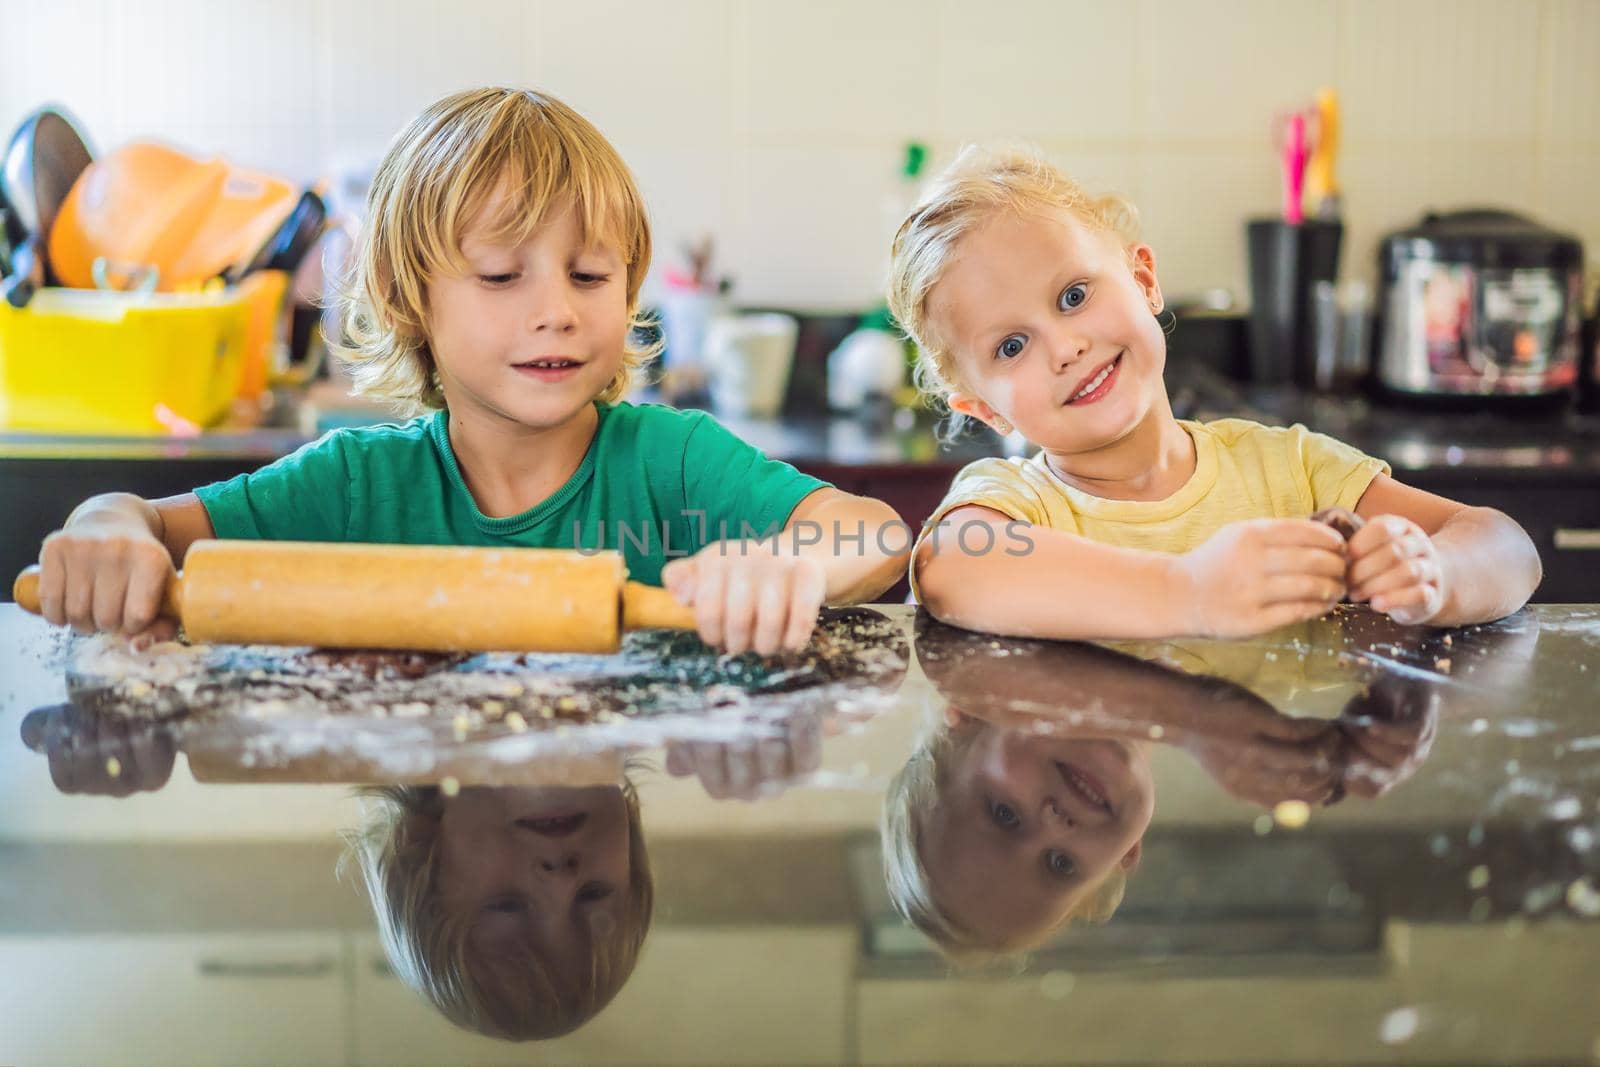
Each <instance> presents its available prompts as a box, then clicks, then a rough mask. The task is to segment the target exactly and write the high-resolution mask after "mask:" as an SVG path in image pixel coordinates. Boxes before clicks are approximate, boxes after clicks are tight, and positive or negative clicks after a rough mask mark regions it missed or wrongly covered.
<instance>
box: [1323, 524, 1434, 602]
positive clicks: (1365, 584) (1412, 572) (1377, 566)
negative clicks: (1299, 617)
mask: <svg viewBox="0 0 1600 1067" xmlns="http://www.w3.org/2000/svg"><path fill="white" fill-rule="evenodd" d="M1345 580H1346V582H1347V583H1348V584H1349V586H1350V599H1351V600H1353V601H1355V602H1356V603H1358V604H1359V603H1363V602H1370V604H1371V607H1372V610H1373V611H1378V612H1382V613H1383V614H1385V615H1388V616H1389V617H1390V618H1392V619H1394V621H1395V622H1398V623H1404V624H1406V625H1408V626H1414V625H1416V624H1418V623H1424V622H1427V621H1428V620H1430V619H1432V618H1433V617H1434V616H1436V615H1438V614H1439V612H1440V611H1441V610H1442V609H1443V608H1444V601H1445V589H1444V574H1443V568H1441V567H1440V565H1439V550H1438V548H1437V547H1436V546H1435V545H1434V543H1433V539H1432V538H1430V537H1429V536H1428V535H1427V534H1426V533H1424V532H1423V530H1422V527H1420V526H1418V525H1417V524H1416V523H1414V522H1412V521H1411V520H1410V519H1407V518H1403V517H1401V516H1399V515H1379V516H1378V517H1377V518H1374V519H1372V520H1370V521H1368V523H1367V524H1366V525H1365V526H1363V527H1362V528H1361V529H1360V530H1358V531H1356V535H1355V536H1354V537H1352V538H1351V539H1350V570H1349V572H1348V574H1347V576H1346V579H1345Z"/></svg>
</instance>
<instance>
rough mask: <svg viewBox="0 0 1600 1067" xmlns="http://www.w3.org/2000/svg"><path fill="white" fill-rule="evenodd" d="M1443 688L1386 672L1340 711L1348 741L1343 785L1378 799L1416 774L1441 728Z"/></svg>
mask: <svg viewBox="0 0 1600 1067" xmlns="http://www.w3.org/2000/svg"><path fill="white" fill-rule="evenodd" d="M1439 703H1440V686H1439V685H1437V684H1435V683H1433V682H1425V681H1420V680H1417V679H1413V678H1402V677H1395V676H1393V675H1389V674H1383V675H1380V676H1379V677H1377V678H1376V679H1374V680H1373V682H1372V683H1371V685H1370V687H1369V688H1368V689H1367V690H1366V691H1365V692H1364V693H1362V694H1360V695H1358V696H1356V697H1354V698H1353V699H1352V700H1351V701H1350V703H1349V704H1347V705H1346V706H1345V708H1344V710H1343V711H1342V712H1340V714H1339V719H1338V728H1339V730H1340V731H1341V732H1342V733H1343V734H1344V735H1345V738H1346V739H1347V740H1348V742H1349V748H1348V749H1347V751H1346V767H1345V784H1346V786H1348V788H1349V790H1350V792H1352V793H1354V794H1356V795H1357V796H1363V797H1369V798H1376V797H1380V796H1382V795H1383V794H1385V793H1387V792H1388V791H1389V790H1391V789H1393V788H1394V787H1395V786H1397V785H1399V784H1400V783H1401V782H1404V781H1405V780H1406V779H1407V778H1410V777H1411V776H1412V775H1413V774H1415V773H1416V770H1417V768H1418V767H1420V766H1422V764H1423V763H1424V762H1425V761H1426V760H1427V758H1428V754H1429V752H1431V751H1432V750H1433V741H1434V737H1435V736H1436V735H1437V734H1438V731H1439Z"/></svg>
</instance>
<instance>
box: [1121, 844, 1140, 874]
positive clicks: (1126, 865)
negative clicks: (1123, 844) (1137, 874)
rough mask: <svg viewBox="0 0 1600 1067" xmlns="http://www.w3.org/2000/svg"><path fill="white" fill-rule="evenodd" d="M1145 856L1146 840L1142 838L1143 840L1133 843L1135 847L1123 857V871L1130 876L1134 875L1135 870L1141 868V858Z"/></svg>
mask: <svg viewBox="0 0 1600 1067" xmlns="http://www.w3.org/2000/svg"><path fill="white" fill-rule="evenodd" d="M1143 855H1144V838H1142V837H1141V838H1139V840H1137V841H1135V842H1134V843H1133V847H1132V848H1130V849H1128V851H1127V852H1126V853H1124V854H1123V856H1122V869H1123V870H1125V871H1127V872H1128V873H1129V874H1132V873H1133V872H1134V871H1135V870H1137V869H1138V867H1139V857H1141V856H1143Z"/></svg>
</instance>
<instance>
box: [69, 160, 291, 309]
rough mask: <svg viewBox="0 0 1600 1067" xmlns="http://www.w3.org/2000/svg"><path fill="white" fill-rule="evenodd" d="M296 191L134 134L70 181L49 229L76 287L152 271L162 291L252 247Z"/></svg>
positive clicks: (204, 276)
mask: <svg viewBox="0 0 1600 1067" xmlns="http://www.w3.org/2000/svg"><path fill="white" fill-rule="evenodd" d="M297 195H298V194H297V192H296V190H295V188H294V187H293V186H292V185H290V184H289V183H288V182H287V181H284V180H283V179H281V178H277V177H274V176H272V175H269V174H263V173H260V172H258V171H250V170H245V169H242V168H239V167H235V166H232V165H231V164H229V163H228V162H227V161H226V160H223V159H220V158H212V159H197V158H196V157H194V156H191V155H189V154H188V153H186V152H182V151H180V150H178V149H176V148H172V147H169V146H167V145H163V144H159V143H157V142H152V141H135V142H132V143H129V144H126V145H123V146H122V147H121V148H118V149H117V150H116V151H114V152H111V153H110V154H108V155H106V156H105V157H103V158H101V159H99V160H96V161H95V162H94V163H91V164H90V165H89V167H88V168H87V169H86V170H85V171H84V172H83V174H82V175H81V176H80V177H79V178H78V181H77V182H76V183H75V184H74V185H73V187H72V191H71V192H70V193H69V194H68V195H67V200H66V203H64V204H63V205H62V207H61V211H60V213H59V214H58V215H57V216H56V222H55V225H54V226H53V227H52V228H51V230H50V262H51V265H52V266H53V267H54V268H55V271H56V274H57V275H58V276H59V277H60V278H61V280H62V282H63V283H64V284H66V285H70V286H76V287H79V288H97V287H105V286H108V285H109V286H110V287H112V288H121V287H124V286H123V283H125V282H126V281H127V280H129V279H133V278H137V277H140V276H148V275H149V274H150V272H151V271H154V277H155V287H156V288H157V289H158V290H160V291H163V292H172V291H175V290H179V289H184V288H187V287H191V286H195V285H200V284H203V283H205V282H206V281H208V280H210V279H211V278H214V277H216V276H218V275H219V274H221V273H222V272H223V271H225V270H227V269H228V268H229V267H232V266H234V265H235V264H238V263H241V262H243V261H245V260H248V259H249V258H250V257H251V256H252V255H254V253H255V252H256V250H257V249H259V248H260V247H261V244H262V243H263V242H264V241H266V240H267V239H268V238H269V237H271V236H272V234H273V232H274V231H275V230H276V229H277V227H278V226H279V224H280V223H282V221H283V220H284V218H285V217H286V216H287V215H288V214H289V212H290V210H291V209H293V207H294V204H295V199H296V197H297ZM97 261H99V267H98V268H97V267H96V262H97Z"/></svg>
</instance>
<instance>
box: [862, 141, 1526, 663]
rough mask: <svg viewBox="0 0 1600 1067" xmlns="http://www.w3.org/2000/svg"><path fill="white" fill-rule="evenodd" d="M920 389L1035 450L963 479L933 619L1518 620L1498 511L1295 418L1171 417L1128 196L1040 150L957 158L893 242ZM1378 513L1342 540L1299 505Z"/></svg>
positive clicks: (934, 558)
mask: <svg viewBox="0 0 1600 1067" xmlns="http://www.w3.org/2000/svg"><path fill="white" fill-rule="evenodd" d="M889 300H890V306H891V308H892V310H893V311H894V314H895V317H896V318H897V319H898V320H899V321H900V323H901V324H902V325H903V326H904V327H905V329H906V330H907V331H908V332H909V333H910V334H911V335H912V336H913V337H914V338H915V339H916V341H917V342H918V344H919V345H920V346H921V348H922V357H921V359H922V362H921V365H920V367H919V374H920V377H921V379H922V381H923V384H924V387H925V388H927V389H929V390H931V391H932V392H933V393H934V394H935V395H937V396H938V397H939V398H940V399H942V400H944V401H946V402H947V403H948V405H949V407H950V408H951V410H952V411H954V412H956V413H957V414H959V415H961V416H964V417H970V418H974V419H977V420H979V421H981V422H983V423H985V424H987V425H988V426H990V427H991V428H993V429H994V430H995V431H996V432H998V433H1001V434H1009V433H1011V432H1012V431H1013V430H1015V431H1018V432H1020V433H1021V434H1022V435H1023V436H1024V437H1026V438H1027V439H1028V440H1029V441H1031V442H1033V443H1034V444H1036V445H1037V446H1038V448H1039V451H1038V452H1037V453H1036V454H1035V455H1034V456H1033V457H1031V458H1029V459H1027V460H1020V459H1019V460H1003V459H985V460H980V461H978V462H976V463H973V464H971V465H970V466H968V467H967V468H966V469H964V470H963V471H962V472H961V473H960V474H959V475H958V476H957V478H956V480H955V483H954V485H953V486H952V487H951V489H950V492H949V494H948V495H947V496H946V497H945V500H944V502H943V503H941V504H940V506H939V509H938V511H936V512H935V513H934V515H933V517H932V519H931V520H930V524H931V525H930V526H929V527H928V528H927V529H925V530H924V533H923V536H922V537H921V539H920V540H919V542H918V544H917V546H916V549H915V555H914V557H913V562H912V583H913V588H914V590H915V591H916V592H917V594H918V596H919V597H920V599H921V600H922V601H923V602H924V603H925V604H926V605H927V607H928V609H929V610H930V611H931V612H932V613H933V614H934V615H936V616H937V617H939V618H941V619H944V620H946V621H949V622H953V623H956V624H958V625H961V626H966V627H970V628H973V629H980V630H989V631H995V632H1000V633H1008V634H1017V635H1023V636H1040V637H1097V638H1123V637H1127V638H1132V637H1164V636H1178V635H1185V634H1199V635H1208V636H1240V635H1246V634H1254V633H1260V632H1264V631H1266V630H1270V629H1273V628H1276V627H1278V626H1282V625H1285V624H1288V623H1291V622H1295V621H1297V620H1301V619H1308V618H1314V617H1316V616H1319V615H1321V614H1323V613H1324V612H1326V611H1327V610H1328V609H1329V608H1330V607H1331V606H1332V605H1333V604H1335V603H1337V602H1338V601H1339V600H1340V599H1341V598H1342V597H1344V596H1346V595H1347V594H1348V596H1349V598H1350V599H1351V600H1354V601H1358V602H1364V603H1368V604H1370V605H1371V607H1372V608H1373V609H1374V610H1375V611H1379V612H1382V613H1384V614H1386V615H1389V616H1391V617H1393V618H1394V619H1395V620H1397V621H1399V622H1403V623H1432V624H1434V625H1439V626H1447V625H1457V624H1462V623H1470V622H1478V621H1484V620H1488V619H1494V618H1499V617H1500V616H1503V615H1508V614H1510V613H1511V612H1513V611H1516V610H1517V609H1518V608H1520V607H1521V606H1522V605H1523V604H1524V603H1526V602H1527V599H1528V597H1529V596H1530V595H1531V594H1532V592H1533V590H1534V588H1535V587H1536V586H1537V585H1538V583H1539V578H1540V574H1541V568H1540V563H1539V558H1538V553H1537V552H1536V550H1535V549H1534V546H1533V543H1532V542H1531V541H1530V540H1529V539H1528V536H1527V534H1526V533H1524V532H1523V530H1522V528H1521V527H1520V526H1518V525H1517V524H1516V523H1515V522H1514V521H1512V520H1511V519H1510V518H1509V517H1507V516H1506V515H1504V514H1501V513H1500V512H1497V511H1493V510H1491V509H1488V508H1469V507H1466V506H1464V505H1462V504H1458V503H1456V502H1454V501H1451V500H1446V499H1444V498H1442V497H1438V496H1434V495H1433V494H1431V493H1426V492H1422V491H1421V490H1418V489H1412V488H1410V487H1408V486H1405V485H1403V484H1401V483H1400V482H1397V481H1395V480H1394V479H1393V478H1391V477H1389V467H1388V465H1387V464H1385V463H1383V462H1382V461H1380V460H1377V459H1373V458H1371V457H1369V456H1365V455H1362V454H1361V453H1360V452H1358V451H1356V450H1355V449H1353V448H1350V447H1349V446H1347V445H1345V444H1342V443H1341V442H1339V441H1336V440H1334V439H1332V438H1330V437H1326V436H1323V435H1321V434H1315V433H1311V432H1309V431H1308V430H1306V429H1305V427H1303V426H1293V427H1289V428H1287V429H1280V428H1271V427H1266V426H1262V425H1259V424H1256V423H1252V422H1248V421H1245V420H1240V419H1224V420H1220V421H1217V422H1213V423H1208V424H1201V423H1197V422H1188V421H1183V422H1180V421H1179V420H1177V419H1175V418H1174V417H1173V414H1172V408H1171V405H1170V404H1169V403H1168V400H1167V394H1166V390H1165V388H1164V387H1163V384H1162V379H1161V373H1162V368H1163V366H1164V365H1165V362H1166V337H1165V335H1164V334H1163V333H1162V331H1161V329H1160V328H1159V326H1158V324H1157V322H1156V313H1157V312H1159V311H1160V310H1161V307H1162V297H1161V286H1160V283H1159V281H1158V280H1157V277H1156V261H1155V253H1154V252H1152V251H1151V249H1150V247H1149V246H1148V245H1145V244H1141V243H1139V240H1138V234H1137V221H1136V214H1135V212H1134V210H1133V208H1132V206H1131V205H1129V204H1127V203H1125V202H1124V201H1122V200H1120V199H1117V198H1114V197H1108V198H1103V199H1099V200H1095V199H1091V198H1090V197H1088V196H1087V195H1085V193H1084V192H1083V190H1082V189H1081V188H1079V186H1078V185H1077V184H1076V183H1074V182H1073V181H1072V180H1071V179H1069V178H1067V177H1066V176H1065V175H1063V174H1061V173H1060V172H1059V171H1058V170H1056V169H1055V168H1054V167H1053V166H1051V165H1050V164H1049V163H1047V162H1045V161H1044V160H1043V159H1041V158H1039V157H1038V156H1037V155H1034V154H1031V153H1028V152H1023V151H1007V152H998V153H991V152H982V151H978V150H970V149H969V150H968V151H967V152H965V153H963V155H962V156H961V157H960V158H959V159H958V160H957V161H956V162H955V163H954V164H953V165H952V166H951V167H950V169H949V170H948V171H947V172H946V173H945V174H943V175H942V176H940V177H939V178H938V179H937V180H936V182H935V183H934V186H933V188H932V190H931V191H930V192H929V194H928V195H927V196H926V197H925V198H924V200H923V202H922V203H921V204H919V205H918V206H917V208H916V209H915V210H914V211H913V212H912V214H911V216H910V217H909V218H907V219H906V220H905V222H904V223H903V224H902V225H901V227H900V230H899V233H898V234H897V235H896V237H895V242H894V250H893V262H892V268H891V276H890V282H889ZM1335 506H1337V507H1344V508H1349V509H1352V510H1354V511H1355V512H1356V513H1357V514H1358V515H1360V516H1361V517H1362V518H1363V519H1365V520H1367V521H1366V523H1365V525H1364V527H1363V528H1362V529H1361V530H1360V531H1359V532H1357V533H1356V534H1355V535H1354V536H1353V537H1351V539H1350V540H1349V542H1348V543H1346V542H1345V540H1344V538H1343V537H1342V536H1341V535H1340V534H1339V533H1337V532H1336V531H1335V530H1333V529H1332V528H1330V527H1328V526H1326V525H1323V524H1321V523H1317V522H1312V521H1309V520H1308V519H1307V518H1306V516H1308V515H1310V514H1312V513H1313V512H1316V511H1319V510H1321V509H1323V508H1326V507H1335Z"/></svg>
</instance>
